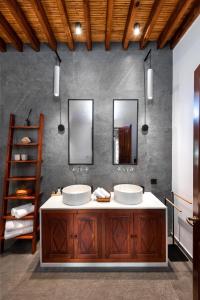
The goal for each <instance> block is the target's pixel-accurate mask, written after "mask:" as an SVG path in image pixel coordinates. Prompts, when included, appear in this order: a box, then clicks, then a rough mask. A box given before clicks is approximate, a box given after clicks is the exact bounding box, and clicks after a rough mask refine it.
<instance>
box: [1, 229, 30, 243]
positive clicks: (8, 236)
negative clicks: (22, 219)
mask: <svg viewBox="0 0 200 300" xmlns="http://www.w3.org/2000/svg"><path fill="white" fill-rule="evenodd" d="M31 232H33V226H29V227H26V228H21V229H17V230H12V231H6V230H5V233H4V238H5V240H8V239H11V238H14V237H16V236H18V235H22V234H27V233H31Z"/></svg>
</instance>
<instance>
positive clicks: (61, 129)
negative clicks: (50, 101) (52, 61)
mask: <svg viewBox="0 0 200 300" xmlns="http://www.w3.org/2000/svg"><path fill="white" fill-rule="evenodd" d="M55 54H56V60H57V62H56V65H55V67H54V89H53V93H54V97H56V98H58V99H59V100H60V124H59V125H58V133H60V134H63V133H64V132H65V126H64V125H63V124H62V121H61V117H62V106H61V98H60V64H61V62H62V61H61V58H60V56H59V55H58V52H57V51H55Z"/></svg>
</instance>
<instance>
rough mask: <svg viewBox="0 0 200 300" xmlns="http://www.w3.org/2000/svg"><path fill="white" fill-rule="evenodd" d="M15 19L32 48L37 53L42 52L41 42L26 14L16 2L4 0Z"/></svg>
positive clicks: (14, 0)
mask: <svg viewBox="0 0 200 300" xmlns="http://www.w3.org/2000/svg"><path fill="white" fill-rule="evenodd" d="M4 1H5V3H6V5H7V6H8V8H9V10H10V12H11V13H12V15H13V17H14V18H15V19H16V21H17V23H18V24H19V26H20V27H21V28H22V29H23V31H24V34H25V35H26V37H27V39H28V40H29V42H30V45H31V47H32V48H33V49H34V50H35V51H40V42H39V40H38V38H37V36H36V35H35V33H34V31H33V29H32V27H31V26H30V24H29V22H28V20H27V18H26V16H25V14H24V13H23V11H22V9H21V7H20V6H19V4H18V3H17V1H16V0H4Z"/></svg>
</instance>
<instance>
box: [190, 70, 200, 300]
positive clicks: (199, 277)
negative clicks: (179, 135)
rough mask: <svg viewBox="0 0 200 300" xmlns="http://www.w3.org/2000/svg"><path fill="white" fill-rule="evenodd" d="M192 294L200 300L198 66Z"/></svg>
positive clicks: (197, 79) (197, 80) (199, 77)
mask: <svg viewBox="0 0 200 300" xmlns="http://www.w3.org/2000/svg"><path fill="white" fill-rule="evenodd" d="M194 112H195V113H194V147H193V149H194V150H193V151H194V154H193V157H194V167H193V218H190V220H189V221H191V222H192V226H193V293H194V298H193V299H194V300H200V65H199V66H198V68H197V69H196V70H195V73H194Z"/></svg>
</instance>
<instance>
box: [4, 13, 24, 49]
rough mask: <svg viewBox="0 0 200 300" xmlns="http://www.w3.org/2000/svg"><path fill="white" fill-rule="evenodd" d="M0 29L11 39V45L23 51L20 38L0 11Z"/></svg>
mask: <svg viewBox="0 0 200 300" xmlns="http://www.w3.org/2000/svg"><path fill="white" fill-rule="evenodd" d="M0 30H1V31H2V32H3V33H4V34H5V35H6V36H7V37H8V39H9V40H11V43H12V44H13V46H14V47H15V48H16V49H17V50H18V51H20V52H22V51H23V43H22V41H21V39H20V38H19V37H18V35H17V34H16V32H15V31H14V30H13V28H12V27H11V26H10V24H9V23H8V21H7V20H6V19H5V18H4V16H3V15H2V14H1V13H0Z"/></svg>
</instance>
